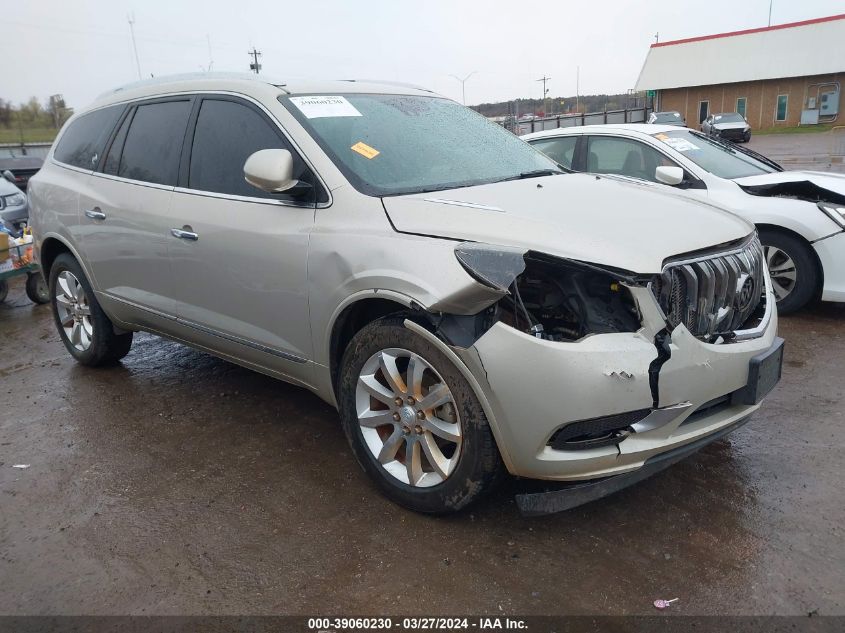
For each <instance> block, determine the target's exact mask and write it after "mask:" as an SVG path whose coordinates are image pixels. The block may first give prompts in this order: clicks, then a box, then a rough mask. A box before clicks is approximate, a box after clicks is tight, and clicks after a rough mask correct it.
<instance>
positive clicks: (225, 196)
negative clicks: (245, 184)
mask: <svg viewBox="0 0 845 633" xmlns="http://www.w3.org/2000/svg"><path fill="white" fill-rule="evenodd" d="M173 191H174V192H175V193H183V194H186V195H189V196H202V197H204V198H220V199H222V200H233V201H236V202H250V203H253V204H269V205H272V206H277V207H278V206H282V207H295V208H298V209H314V208H315V206H316V208H317V209H323V208H325V207H326V206H328V204H327V203H320V204H317V205H315V204H314V203H313V202H294V201H292V200H273V199H272V198H253V197H252V196H238V195H234V194H231V193H220V192H217V191H205V190H204V189H188V188H187V187H176V188H175V189H174V190H173Z"/></svg>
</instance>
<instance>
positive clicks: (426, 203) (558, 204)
mask: <svg viewBox="0 0 845 633" xmlns="http://www.w3.org/2000/svg"><path fill="white" fill-rule="evenodd" d="M383 200H384V206H385V209H386V211H387V214H388V216H389V217H390V221H391V222H392V223H393V226H394V227H395V228H396V230H397V231H400V232H403V233H416V234H419V235H431V236H437V237H445V238H451V239H456V240H467V241H474V242H486V243H489V244H499V245H503V246H516V247H521V248H525V249H527V250H534V251H539V252H543V253H547V254H549V255H554V256H558V257H567V258H570V259H575V260H579V261H584V262H591V263H594V264H600V265H604V266H611V267H614V268H620V269H623V270H627V271H631V272H635V273H640V274H650V273H657V272H660V270H661V269H662V268H663V262H664V260H665V259H667V258H669V257H672V256H673V255H679V254H681V253H688V252H690V251H696V250H700V249H704V248H709V247H712V246H715V245H717V244H723V243H725V242H730V241H733V240H737V239H740V238H743V237H745V236H746V235H748V234H749V233H751V232H752V230H753V227H752V226H751V225H750V224H749V223H747V222H746V221H745V220H743V219H741V218H739V217H737V216H735V215H733V214H731V213H728V212H727V211H724V210H723V209H721V208H720V207H716V206H714V205H712V204H709V203H707V202H703V201H698V200H694V199H692V198H688V197H686V196H684V195H683V194H681V193H675V192H673V191H672V190H668V191H666V190H665V189H664V187H662V186H659V185H652V184H649V183H632V182H629V181H626V180H622V179H616V178H613V177H607V176H601V177H597V176H594V175H587V174H567V175H562V176H547V177H543V178H529V179H525V180H512V181H508V182H500V183H494V184H489V185H479V186H476V187H465V188H463V189H452V190H447V191H438V192H432V193H423V194H413V195H407V196H396V197H385V198H384V199H383Z"/></svg>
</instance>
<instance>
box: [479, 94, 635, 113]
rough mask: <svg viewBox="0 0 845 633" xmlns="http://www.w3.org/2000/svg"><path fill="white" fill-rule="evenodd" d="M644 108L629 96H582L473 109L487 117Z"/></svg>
mask: <svg viewBox="0 0 845 633" xmlns="http://www.w3.org/2000/svg"><path fill="white" fill-rule="evenodd" d="M641 106H642V97H639V98H638V97H634V96H632V95H627V94H616V95H580V96H575V95H572V96H569V97H547V98H546V99H545V101H544V100H542V99H516V100H514V101H500V102H498V103H481V104H479V105H474V106H471V107H472V109H473V110H475V111H476V112H479V113H480V114H483V115H484V116H488V117H494V116H516V115H519V116H522V115H525V114H533V115H535V116H544V115H548V116H551V115H556V114H573V113H581V112H583V113H586V112H603V111H604V110H623V109H625V108H626V107H627V108H633V107H641Z"/></svg>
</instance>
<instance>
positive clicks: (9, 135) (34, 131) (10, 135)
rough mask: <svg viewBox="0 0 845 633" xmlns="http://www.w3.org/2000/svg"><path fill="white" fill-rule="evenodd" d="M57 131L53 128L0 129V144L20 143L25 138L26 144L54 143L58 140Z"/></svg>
mask: <svg viewBox="0 0 845 633" xmlns="http://www.w3.org/2000/svg"><path fill="white" fill-rule="evenodd" d="M56 132H57V130H56V129H55V128H52V127H33V128H23V130H19V129H17V128H0V143H20V142H21V137H23V142H24V143H41V142H48V143H52V142H53V139H55V138H56Z"/></svg>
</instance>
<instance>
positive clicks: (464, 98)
mask: <svg viewBox="0 0 845 633" xmlns="http://www.w3.org/2000/svg"><path fill="white" fill-rule="evenodd" d="M477 72H478V71H477V70H473V71H472V72H471V73H470V74H468V75H467V76H466V77H464V78H463V79H461V78H460V77H458V76H457V75H449V76H450V77H454V78H455V79H457V80H458V81H460V82H461V103H463V104H464V105H466V104H467V87H466V86H467V79H469V78H470V77H472V76H473V75H474V74H475V73H477Z"/></svg>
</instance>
